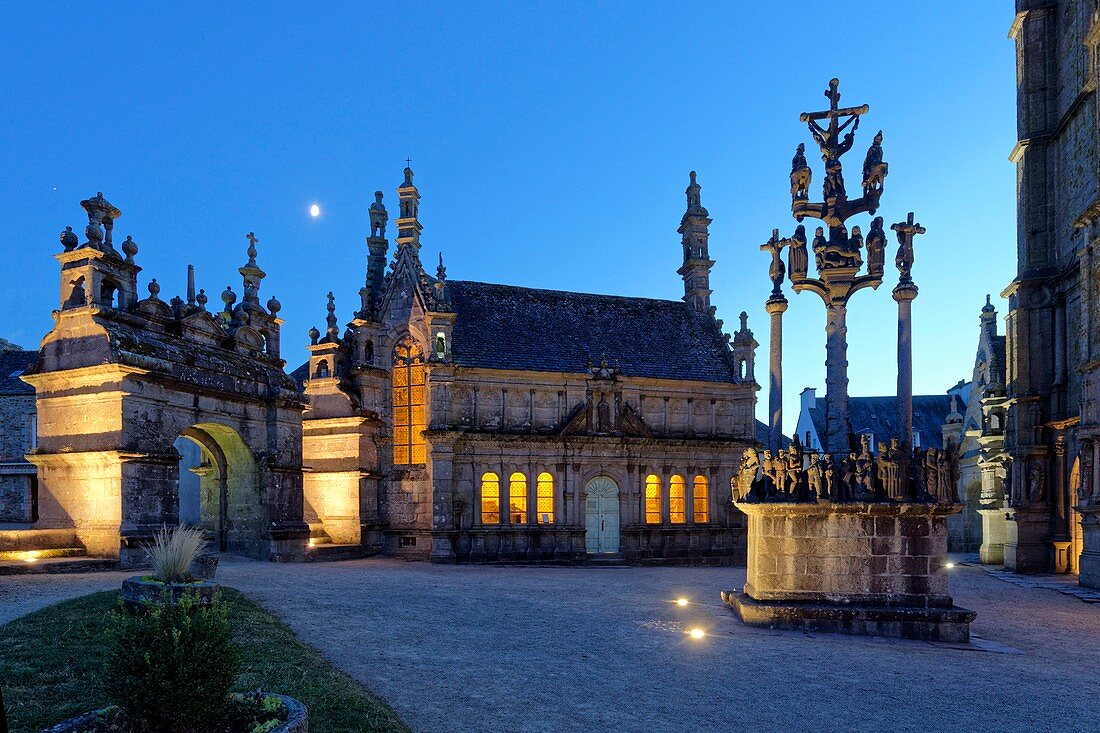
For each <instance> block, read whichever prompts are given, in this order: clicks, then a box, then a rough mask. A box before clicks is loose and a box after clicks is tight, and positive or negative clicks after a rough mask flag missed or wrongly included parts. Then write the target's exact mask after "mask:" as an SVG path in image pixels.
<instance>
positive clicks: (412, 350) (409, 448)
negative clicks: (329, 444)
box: [393, 339, 499, 498]
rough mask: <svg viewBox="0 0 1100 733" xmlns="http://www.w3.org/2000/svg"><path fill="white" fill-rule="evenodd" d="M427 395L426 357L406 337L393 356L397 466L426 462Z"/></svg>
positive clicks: (394, 456)
mask: <svg viewBox="0 0 1100 733" xmlns="http://www.w3.org/2000/svg"><path fill="white" fill-rule="evenodd" d="M424 398H425V387H424V358H423V357H422V356H421V354H420V349H418V348H417V347H416V344H414V343H413V342H412V341H410V340H408V339H406V340H405V341H403V342H401V343H400V344H398V345H397V349H396V350H395V351H394V355H393V462H394V465H397V466H409V465H419V464H421V463H424V461H425V457H426V456H425V449H424V422H425V420H424V417H425V409H424ZM498 498H499V494H498Z"/></svg>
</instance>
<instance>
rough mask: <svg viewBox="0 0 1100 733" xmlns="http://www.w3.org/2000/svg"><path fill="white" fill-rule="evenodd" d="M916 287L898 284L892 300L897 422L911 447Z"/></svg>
mask: <svg viewBox="0 0 1100 733" xmlns="http://www.w3.org/2000/svg"><path fill="white" fill-rule="evenodd" d="M916 297H917V286H916V285H914V284H913V283H912V282H902V283H898V285H897V287H895V288H894V300H896V301H897V302H898V422H899V423H900V425H901V436H900V437H901V439H902V440H903V441H905V444H906V445H909V446H912V445H913V300H914V299H915V298H916Z"/></svg>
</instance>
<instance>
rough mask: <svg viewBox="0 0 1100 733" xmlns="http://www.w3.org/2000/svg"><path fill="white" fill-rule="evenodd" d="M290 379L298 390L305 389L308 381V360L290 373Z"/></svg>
mask: <svg viewBox="0 0 1100 733" xmlns="http://www.w3.org/2000/svg"><path fill="white" fill-rule="evenodd" d="M290 378H291V379H293V380H294V382H295V384H297V385H298V389H305V388H306V380H307V379H309V359H306V361H305V362H304V363H303V364H302V365H301V366H300V367H298V368H297V369H295V370H294V371H292V372H291V373H290Z"/></svg>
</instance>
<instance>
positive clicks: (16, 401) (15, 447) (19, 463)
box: [0, 394, 36, 522]
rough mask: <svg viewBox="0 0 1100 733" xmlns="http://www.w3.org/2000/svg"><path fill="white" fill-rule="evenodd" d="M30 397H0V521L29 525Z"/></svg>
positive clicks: (32, 481) (31, 510)
mask: <svg viewBox="0 0 1100 733" xmlns="http://www.w3.org/2000/svg"><path fill="white" fill-rule="evenodd" d="M34 423H35V409H34V395H33V394H29V395H27V394H20V395H0V522H29V521H31V520H32V518H33V513H34V492H35V490H36V478H35V475H34V474H35V471H34V466H32V465H30V464H29V463H27V461H26V459H25V458H24V457H23V456H24V454H25V453H26V452H27V451H29V450H31V448H32V447H33V446H34Z"/></svg>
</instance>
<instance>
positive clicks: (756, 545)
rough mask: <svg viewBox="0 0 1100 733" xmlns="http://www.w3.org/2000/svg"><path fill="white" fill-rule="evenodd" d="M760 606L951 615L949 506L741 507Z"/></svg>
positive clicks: (751, 584)
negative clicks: (846, 606)
mask: <svg viewBox="0 0 1100 733" xmlns="http://www.w3.org/2000/svg"><path fill="white" fill-rule="evenodd" d="M739 506H740V507H741V508H742V509H743V510H744V511H745V512H746V513H747V514H748V516H749V522H748V524H749V531H748V545H749V551H748V572H747V582H746V584H745V593H746V594H748V595H749V596H751V597H752V598H754V599H757V600H764V601H767V600H783V601H797V602H844V603H851V604H859V605H865V606H909V607H948V606H950V605H951V598H950V596H949V595H948V593H947V570H946V568H945V567H944V562H945V559H946V556H947V525H946V516H947V514H948V513H950V512H952V511H955V509H954V508H953V507H951V506H950V505H948V506H947V508H944V507H943V506H936V505H928V504H862V503H854V504H821V505H818V504H794V505H792V504H785V503H779V504H741V505H739Z"/></svg>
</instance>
